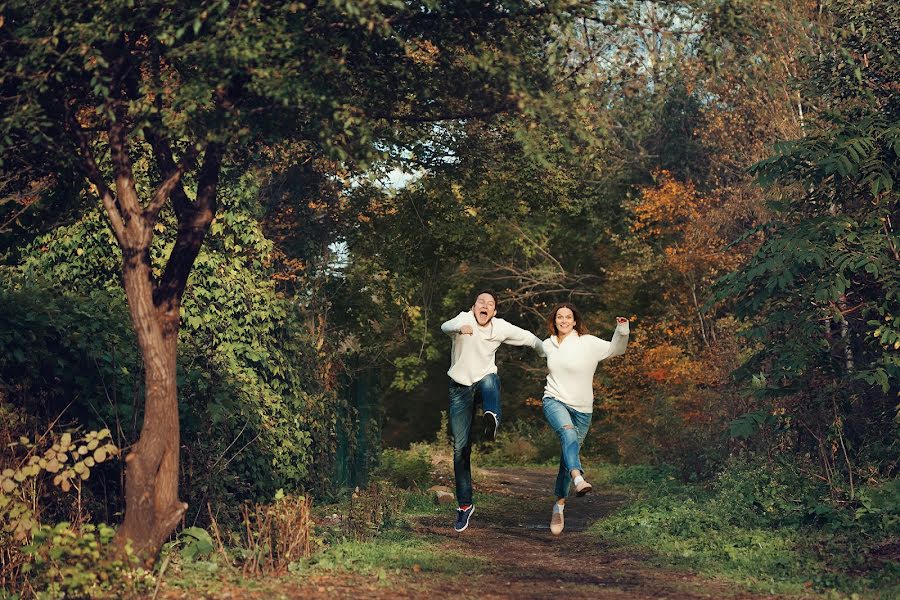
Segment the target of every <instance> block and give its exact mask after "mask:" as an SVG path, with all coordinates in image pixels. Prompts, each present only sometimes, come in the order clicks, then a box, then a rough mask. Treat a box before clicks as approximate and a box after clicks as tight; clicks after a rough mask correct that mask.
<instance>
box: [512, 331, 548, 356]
mask: <svg viewBox="0 0 900 600" xmlns="http://www.w3.org/2000/svg"><path fill="white" fill-rule="evenodd" d="M503 334H504V335H503V343H504V344H509V345H511V346H531V347H532V348H534V351H535V352H537V353H538V356H541V357H544V356H546V353H545V352H544V343H543V342H542V341H541V339H540V338H539V337H538V336H536V335H534V334H533V333H531V332H530V331H528V330H527V329H522V328H521V327H516V326H515V325H513V324H512V323H508V322H507V323H506V327H504V331H503Z"/></svg>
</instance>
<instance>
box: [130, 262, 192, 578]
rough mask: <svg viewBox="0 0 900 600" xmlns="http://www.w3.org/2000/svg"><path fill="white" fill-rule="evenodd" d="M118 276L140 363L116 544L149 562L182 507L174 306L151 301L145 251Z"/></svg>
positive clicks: (182, 513)
mask: <svg viewBox="0 0 900 600" xmlns="http://www.w3.org/2000/svg"><path fill="white" fill-rule="evenodd" d="M124 254H125V256H124V261H123V263H124V264H123V278H124V283H125V294H126V297H127V298H128V307H129V311H130V313H131V321H132V324H133V326H134V330H135V332H136V333H137V341H138V346H139V348H140V351H141V356H142V357H143V360H144V385H145V405H144V422H143V426H142V427H141V436H140V439H139V440H138V441H137V443H136V444H135V445H134V446H133V447H132V450H131V452H130V453H129V454H128V456H127V457H126V458H125V463H126V472H125V506H126V510H125V519H124V522H123V523H122V526H121V528H120V529H119V531H118V534H117V540H116V541H117V544H118V545H119V547H120V548H124V547H125V546H126V545H127V544H130V546H131V548H132V549H133V550H134V552H135V553H136V554H137V556H139V557H140V558H141V559H142V560H143V561H145V562H147V563H152V562H153V561H154V560H155V558H156V556H157V554H158V553H159V550H160V548H161V547H162V544H163V543H164V542H165V541H166V539H167V538H168V537H169V535H170V534H171V533H172V531H173V530H174V529H175V527H176V526H177V525H178V522H179V521H180V520H181V518H182V516H183V515H184V513H185V511H186V510H187V504H186V503H184V502H181V501H180V500H179V499H178V475H179V472H178V462H179V449H180V428H179V422H178V392H177V387H176V356H177V342H178V329H179V311H178V306H177V305H176V306H170V307H158V306H156V305H155V304H154V302H153V288H154V286H153V282H152V279H151V274H150V260H149V251H148V250H142V251H136V252H128V251H127V250H126V251H125V252H124Z"/></svg>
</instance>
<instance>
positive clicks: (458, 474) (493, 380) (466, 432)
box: [450, 373, 500, 506]
mask: <svg viewBox="0 0 900 600" xmlns="http://www.w3.org/2000/svg"><path fill="white" fill-rule="evenodd" d="M479 402H480V403H481V407H482V409H483V410H485V411H491V412H493V413H494V414H495V415H497V422H498V423H499V422H500V377H499V376H497V374H496V373H491V374H489V375H486V376H485V377H483V378H482V379H481V380H479V381H476V382H475V383H473V384H472V385H460V384H458V383H456V382H455V381H453V380H452V379H451V380H450V429H451V431H452V432H453V477H454V479H455V480H456V501H457V502H458V503H459V505H460V506H465V505H466V504H472V464H471V457H472V419H473V417H474V416H475V405H476V404H477V403H479Z"/></svg>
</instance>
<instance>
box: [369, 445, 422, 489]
mask: <svg viewBox="0 0 900 600" xmlns="http://www.w3.org/2000/svg"><path fill="white" fill-rule="evenodd" d="M372 475H373V477H375V478H378V479H383V480H386V481H389V482H390V483H392V484H393V485H395V486H397V487H400V488H403V489H417V490H419V491H421V490H424V489H426V488H427V487H429V486H430V485H431V483H432V481H433V479H434V475H433V466H432V464H431V456H430V454H429V449H428V446H427V445H425V444H414V445H413V446H412V447H411V448H410V449H409V450H398V449H395V448H385V449H384V450H383V451H382V452H381V459H380V464H379V465H378V468H376V469H375V471H374V472H373V473H372Z"/></svg>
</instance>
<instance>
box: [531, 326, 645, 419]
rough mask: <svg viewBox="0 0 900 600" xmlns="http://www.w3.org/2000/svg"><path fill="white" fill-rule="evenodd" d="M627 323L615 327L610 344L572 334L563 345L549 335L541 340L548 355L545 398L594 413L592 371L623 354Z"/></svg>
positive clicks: (626, 337) (590, 337) (586, 336)
mask: <svg viewBox="0 0 900 600" xmlns="http://www.w3.org/2000/svg"><path fill="white" fill-rule="evenodd" d="M627 344H628V323H622V324H621V325H616V332H615V333H614V334H613V338H612V341H610V342H607V341H606V340H601V339H600V338H597V337H594V336H592V335H578V333H577V332H575V331H573V332H572V333H570V334H569V335H567V336H566V337H565V338H564V339H563V341H562V343H559V341H558V340H557V339H556V336H555V335H554V336H551V337H549V338H547V339H546V340H544V351H545V352H546V353H547V368H548V369H549V370H550V374H549V375H547V386H546V387H545V388H544V396H545V397H546V396H552V397H553V398H556V399H557V400H559V401H560V402H563V403H565V404H568V405H569V406H571V407H572V408H574V409H575V410H577V411H578V412H583V413H590V412H593V410H594V386H593V384H594V371H596V370H597V364H598V363H599V362H600V361H601V360H605V359H607V358H609V357H611V356H620V355H622V354H625V346H626V345H627Z"/></svg>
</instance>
